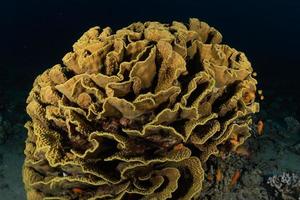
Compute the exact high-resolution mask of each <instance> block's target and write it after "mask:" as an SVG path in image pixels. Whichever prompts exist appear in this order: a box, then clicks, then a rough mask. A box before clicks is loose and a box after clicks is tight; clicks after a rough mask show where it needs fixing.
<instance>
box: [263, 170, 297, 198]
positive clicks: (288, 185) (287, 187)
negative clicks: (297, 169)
mask: <svg viewBox="0 0 300 200" xmlns="http://www.w3.org/2000/svg"><path fill="white" fill-rule="evenodd" d="M267 183H268V184H269V185H270V186H271V188H272V189H273V190H272V191H273V192H274V194H275V197H277V198H282V199H288V200H298V199H300V177H299V176H298V175H296V174H294V173H286V172H283V173H282V174H281V175H274V176H272V177H269V178H268V181H267Z"/></svg>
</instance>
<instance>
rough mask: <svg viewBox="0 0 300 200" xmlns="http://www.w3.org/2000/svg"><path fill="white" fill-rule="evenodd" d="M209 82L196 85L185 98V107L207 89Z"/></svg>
mask: <svg viewBox="0 0 300 200" xmlns="http://www.w3.org/2000/svg"><path fill="white" fill-rule="evenodd" d="M208 85H209V82H204V83H201V84H199V85H197V87H196V89H195V90H194V91H193V92H192V93H191V94H190V96H189V98H188V99H187V104H186V106H187V107H190V106H191V105H192V104H193V102H194V101H195V100H197V98H198V97H199V96H200V95H201V94H202V93H203V92H204V91H205V90H206V89H207V87H208Z"/></svg>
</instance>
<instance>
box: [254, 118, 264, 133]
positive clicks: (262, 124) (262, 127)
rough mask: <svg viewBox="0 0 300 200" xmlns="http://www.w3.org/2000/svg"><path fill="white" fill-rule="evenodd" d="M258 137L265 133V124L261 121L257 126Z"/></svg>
mask: <svg viewBox="0 0 300 200" xmlns="http://www.w3.org/2000/svg"><path fill="white" fill-rule="evenodd" d="M256 129H257V133H258V135H262V134H263V131H264V123H263V121H262V120H259V121H258V122H257V125H256Z"/></svg>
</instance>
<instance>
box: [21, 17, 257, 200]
mask: <svg viewBox="0 0 300 200" xmlns="http://www.w3.org/2000/svg"><path fill="white" fill-rule="evenodd" d="M221 39H222V36H221V34H220V33H219V32H218V31H217V30H215V29H214V28H212V27H210V26H208V25H207V24H206V23H204V22H201V21H199V20H198V19H195V18H192V19H190V21H189V23H188V24H183V23H180V22H177V21H174V22H172V24H162V23H159V22H145V23H141V22H137V23H133V24H131V25H129V26H128V27H125V28H123V29H120V30H118V31H117V32H115V33H113V32H112V30H111V29H110V28H109V27H107V28H104V29H100V28H99V27H94V28H91V29H90V30H88V31H87V32H85V33H84V34H83V36H82V37H81V38H80V39H79V40H78V41H77V42H76V43H75V44H74V45H73V51H72V52H69V53H67V54H66V55H65V56H64V57H63V64H57V65H55V66H53V67H52V68H50V69H48V70H46V71H45V72H44V73H43V74H41V75H39V76H38V77H37V78H36V80H35V82H34V84H33V88H32V90H31V92H30V94H29V97H28V99H27V104H28V105H27V112H28V114H29V116H30V117H31V121H29V122H27V124H26V127H27V129H28V138H27V140H26V149H25V155H26V159H25V162H24V169H23V179H24V183H25V188H26V191H27V198H28V199H29V200H35V199H176V200H177V199H192V198H195V197H196V196H197V195H199V193H200V192H201V188H202V181H203V179H204V170H203V168H202V166H203V165H204V164H205V162H206V161H207V159H209V157H210V156H211V155H216V156H218V155H220V154H221V153H228V152H230V151H231V150H234V149H235V148H237V146H239V145H240V144H242V143H243V142H244V141H245V139H247V138H248V137H249V135H250V133H249V125H250V124H251V123H252V122H251V115H252V114H253V113H255V112H257V111H258V110H259V107H258V103H256V102H255V96H254V95H253V94H255V91H256V84H257V82H256V80H255V79H254V78H253V77H252V76H251V73H252V67H251V64H250V62H249V61H248V60H247V58H246V56H245V55H244V53H242V52H239V51H237V50H235V49H233V48H230V47H229V46H227V45H225V44H220V43H221Z"/></svg>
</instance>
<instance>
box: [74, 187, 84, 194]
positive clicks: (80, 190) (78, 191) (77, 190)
mask: <svg viewBox="0 0 300 200" xmlns="http://www.w3.org/2000/svg"><path fill="white" fill-rule="evenodd" d="M72 191H73V192H74V193H77V194H81V193H82V192H83V190H82V189H80V188H73V189H72Z"/></svg>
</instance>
